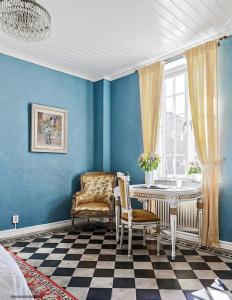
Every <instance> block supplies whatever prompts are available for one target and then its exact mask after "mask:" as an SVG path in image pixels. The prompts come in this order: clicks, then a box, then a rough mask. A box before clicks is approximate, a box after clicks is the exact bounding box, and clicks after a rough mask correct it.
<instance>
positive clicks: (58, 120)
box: [31, 104, 68, 153]
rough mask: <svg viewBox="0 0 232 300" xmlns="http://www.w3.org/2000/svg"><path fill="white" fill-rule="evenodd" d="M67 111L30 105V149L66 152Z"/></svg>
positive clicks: (33, 150)
mask: <svg viewBox="0 0 232 300" xmlns="http://www.w3.org/2000/svg"><path fill="white" fill-rule="evenodd" d="M67 121H68V111H67V109H63V108H56V107H50V106H45V105H39V104H32V105H31V151H32V152H50V153H51V152H52V153H67Z"/></svg>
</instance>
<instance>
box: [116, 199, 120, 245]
mask: <svg viewBox="0 0 232 300" xmlns="http://www.w3.org/2000/svg"><path fill="white" fill-rule="evenodd" d="M119 222H120V198H119V197H116V199H115V226H116V241H117V242H118V241H119Z"/></svg>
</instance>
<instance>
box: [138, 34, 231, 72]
mask: <svg viewBox="0 0 232 300" xmlns="http://www.w3.org/2000/svg"><path fill="white" fill-rule="evenodd" d="M231 36H232V32H231V31H230V32H228V33H227V34H225V33H224V34H217V35H214V36H211V37H210V38H208V39H205V40H203V41H200V42H197V43H195V44H192V45H190V46H187V47H183V48H181V49H179V50H177V51H174V52H172V53H169V54H167V55H164V56H161V57H159V58H157V59H155V60H152V61H150V62H147V63H145V64H143V65H141V66H139V67H138V68H137V69H136V70H135V71H138V70H139V69H141V68H143V67H146V66H149V65H150V64H152V63H155V62H157V61H160V60H161V61H164V62H165V63H168V62H171V61H175V60H176V59H178V58H180V57H182V56H183V55H184V52H185V51H186V50H188V49H191V48H193V47H196V46H199V45H201V44H203V43H206V42H210V41H213V40H216V39H218V40H219V42H218V46H220V41H222V40H226V39H227V38H229V37H231Z"/></svg>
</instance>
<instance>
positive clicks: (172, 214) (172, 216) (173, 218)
mask: <svg viewBox="0 0 232 300" xmlns="http://www.w3.org/2000/svg"><path fill="white" fill-rule="evenodd" d="M176 221H177V207H176V205H171V206H170V225H171V241H172V260H174V259H175V256H176V251H175V247H176Z"/></svg>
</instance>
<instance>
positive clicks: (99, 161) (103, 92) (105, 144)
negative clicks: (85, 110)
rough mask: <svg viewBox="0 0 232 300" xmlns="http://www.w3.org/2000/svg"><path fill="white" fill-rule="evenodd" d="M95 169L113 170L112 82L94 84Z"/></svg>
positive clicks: (105, 81) (102, 81)
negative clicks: (111, 141)
mask: <svg viewBox="0 0 232 300" xmlns="http://www.w3.org/2000/svg"><path fill="white" fill-rule="evenodd" d="M93 89H94V124H95V127H94V154H95V156H94V169H95V170H96V171H106V172H108V171H110V169H111V161H110V159H111V143H110V140H111V136H110V135H111V82H110V81H108V80H105V79H104V80H99V81H97V82H94V84H93Z"/></svg>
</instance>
